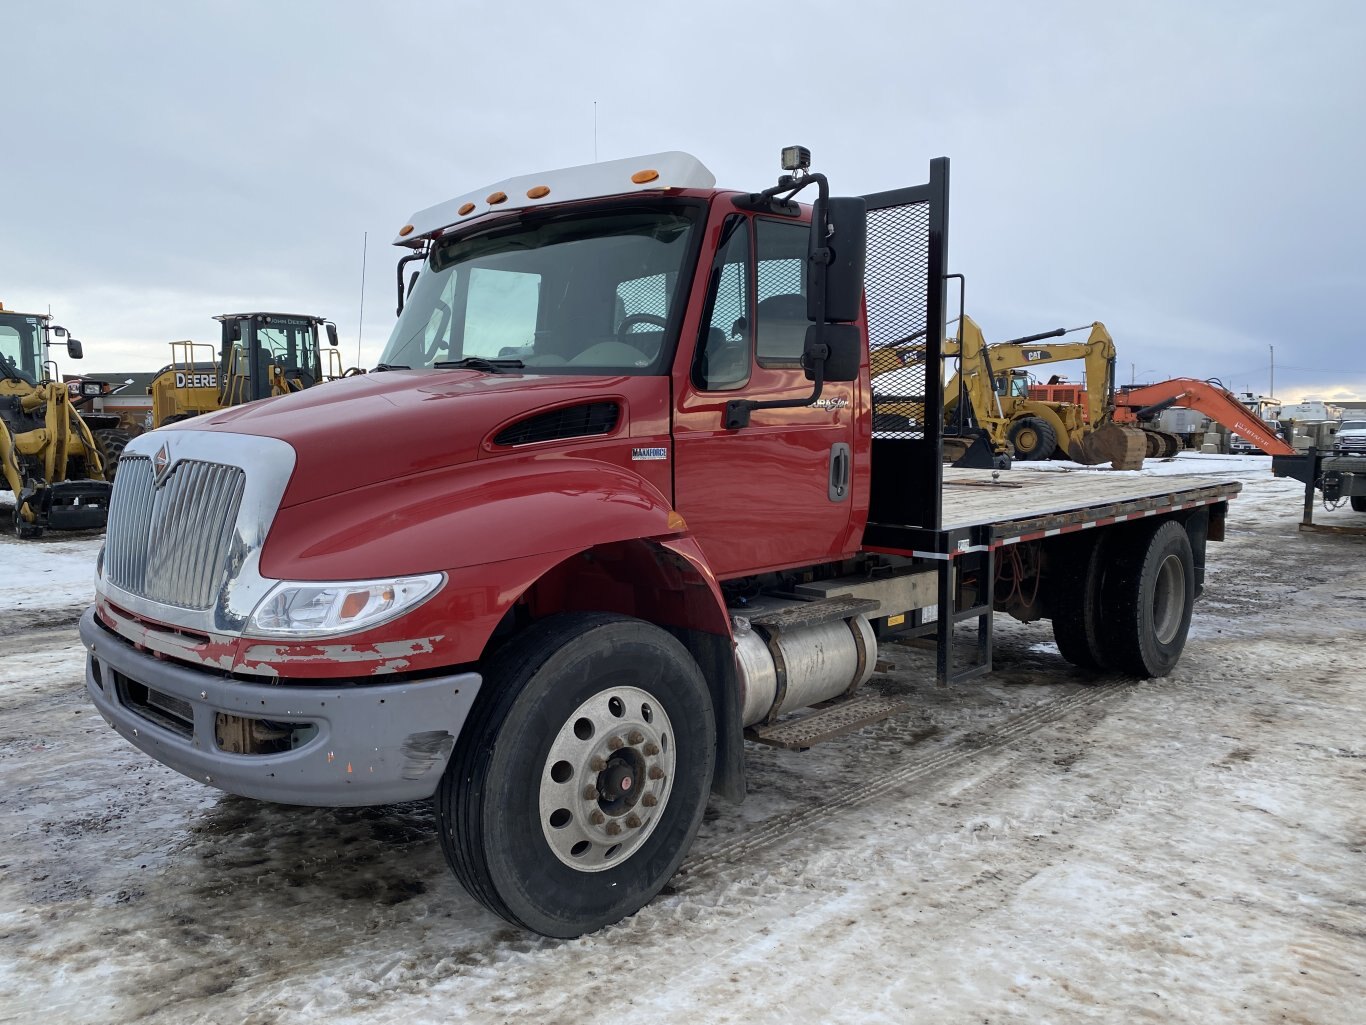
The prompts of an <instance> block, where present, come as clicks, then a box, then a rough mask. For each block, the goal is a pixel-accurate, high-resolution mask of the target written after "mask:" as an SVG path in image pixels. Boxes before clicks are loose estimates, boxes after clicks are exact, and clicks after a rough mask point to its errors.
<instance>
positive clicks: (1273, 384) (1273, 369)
mask: <svg viewBox="0 0 1366 1025" xmlns="http://www.w3.org/2000/svg"><path fill="white" fill-rule="evenodd" d="M1267 348H1268V349H1270V350H1271V391H1269V392H1268V393H1267V394H1268V395H1270V396H1271V397H1272V398H1273V399H1274V398H1275V397H1276V347H1275V346H1274V345H1268V346H1267Z"/></svg>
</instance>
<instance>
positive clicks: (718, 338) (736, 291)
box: [674, 213, 866, 577]
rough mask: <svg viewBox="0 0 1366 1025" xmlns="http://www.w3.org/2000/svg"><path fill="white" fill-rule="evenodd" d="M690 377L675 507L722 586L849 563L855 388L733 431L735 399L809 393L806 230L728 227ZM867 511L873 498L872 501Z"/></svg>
mask: <svg viewBox="0 0 1366 1025" xmlns="http://www.w3.org/2000/svg"><path fill="white" fill-rule="evenodd" d="M709 230H712V231H717V232H719V237H718V245H717V248H716V251H715V252H716V256H715V259H714V261H713V265H712V268H711V272H710V275H709V278H708V287H707V294H706V296H705V297H704V305H703V309H702V314H701V324H700V327H699V331H698V337H697V339H696V341H695V348H694V347H689V346H687V345H682V346H680V351H681V353H683V354H684V355H685V357H686V356H687V355H688V354H689V353H691V358H690V360H689V362H690V364H691V365H690V366H687V367H683V366H680V367H678V368H677V371H676V380H678V382H679V387H678V388H677V390H676V399H675V411H674V453H675V455H674V458H675V468H674V505H675V507H676V508H677V509H678V511H679V512H680V513H682V515H683V517H684V518H685V519H686V520H687V522H688V527H689V529H690V530H691V531H692V532H693V533H694V534H695V535H696V536H697V537H698V539H699V542H700V544H701V545H702V548H703V550H704V551H705V552H706V554H707V558H708V560H709V561H710V563H711V566H712V568H713V570H714V571H715V572H716V573H717V574H718V575H719V576H723V577H735V576H744V575H746V574H749V573H757V572H762V571H765V570H771V569H780V568H783V567H788V566H800V565H807V564H811V563H815V562H820V561H824V560H828V559H831V558H837V557H839V556H840V555H843V554H846V553H849V552H852V551H853V550H854V549H855V548H856V547H857V546H858V538H857V537H856V536H854V535H855V534H856V532H855V531H852V530H851V527H850V524H851V521H852V516H851V508H852V507H853V505H854V496H853V490H854V489H853V487H852V482H853V460H852V451H853V442H854V423H855V413H856V409H855V399H856V395H857V383H856V382H848V383H833V384H826V386H825V389H824V392H823V394H822V396H821V398H820V400H819V402H818V403H817V404H816V405H814V406H805V407H797V408H791V409H756V410H754V411H753V413H752V414H751V421H750V425H749V426H748V427H745V428H742V429H740V430H726V428H725V409H726V403H727V402H728V401H729V400H731V399H738V398H746V399H755V400H765V399H792V398H798V397H800V396H802V395H808V394H810V392H811V382H810V381H808V380H807V379H806V374H805V373H804V371H803V370H802V369H801V366H800V359H801V355H802V348H803V345H804V343H805V339H806V329H807V326H808V325H809V321H808V320H807V319H806V298H805V286H806V275H805V273H804V270H805V265H806V254H807V246H808V240H809V233H810V229H809V227H808V226H807V225H806V224H804V223H800V222H797V221H793V220H788V219H781V218H776V217H753V218H751V217H748V216H745V215H743V214H739V213H736V214H730V215H729V216H727V217H726V218H725V219H724V220H723V221H722V222H721V223H720V224H719V225H717V224H713V225H712V226H711V228H710V229H709ZM864 501H865V502H866V497H865V499H864Z"/></svg>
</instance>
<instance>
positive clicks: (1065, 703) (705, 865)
mask: <svg viewBox="0 0 1366 1025" xmlns="http://www.w3.org/2000/svg"><path fill="white" fill-rule="evenodd" d="M1134 686H1136V684H1135V683H1133V682H1128V681H1126V682H1117V683H1108V684H1098V685H1095V686H1092V687H1088V688H1087V689H1086V690H1084V691H1079V692H1077V693H1074V694H1067V695H1063V696H1062V697H1059V698H1055V699H1053V700H1050V701H1045V702H1042V703H1040V704H1039V705H1037V706H1035V707H1034V708H1032V709H1030V710H1029V711H1027V712H1022V713H1021V714H1019V715H1017V716H1014V717H1012V718H1010V719H1008V720H1006V721H1005V722H1003V723H1001V724H1000V725H999V726H997V727H994V728H993V727H987V728H985V729H984V730H980V731H977V732H976V733H975V734H974V737H973V743H972V744H971V745H965V744H964V743H963V739H962V738H959V739H958V741H957V742H956V743H955V744H954V745H953V746H951V747H949V748H947V749H944V750H939V751H932V752H926V753H925V754H924V755H921V756H919V757H916V758H913V759H912V760H911V761H910V762H909V763H902V764H900V765H898V766H897V767H896V768H894V769H891V770H889V771H887V772H883V773H878V774H876V775H873V776H871V777H870V778H869V779H868V781H867V782H866V783H865V784H864V785H863V786H862V787H861V788H860V790H859V791H858V792H857V793H855V794H853V795H852V796H850V797H847V798H844V799H842V804H843V805H844V806H846V807H860V806H862V805H865V804H867V803H869V802H870V801H874V800H876V799H877V798H879V797H881V796H882V795H884V794H886V793H887V792H888V791H890V790H895V789H897V788H899V787H903V786H905V785H906V784H908V783H911V782H913V781H914V780H917V779H920V778H921V777H924V776H928V775H931V774H933V773H936V772H940V771H942V770H944V769H948V768H951V767H953V766H955V765H958V764H959V763H961V762H967V761H972V760H975V759H977V758H980V757H982V756H984V755H987V754H990V753H992V752H994V751H998V750H1000V749H1001V748H1004V747H1007V746H1009V745H1011V744H1013V743H1015V742H1016V741H1018V740H1021V739H1023V738H1024V737H1027V736H1029V735H1030V734H1032V733H1034V732H1036V731H1037V730H1039V729H1042V728H1043V727H1044V726H1047V725H1049V724H1051V723H1054V722H1057V721H1059V720H1060V719H1063V718H1066V717H1067V716H1068V715H1070V714H1072V713H1073V712H1076V711H1078V710H1080V709H1082V708H1086V707H1088V706H1091V705H1096V704H1102V703H1108V702H1111V701H1115V700H1118V699H1119V698H1120V697H1122V696H1123V695H1126V694H1128V693H1129V692H1130V690H1132V689H1133V687H1134ZM898 718H899V717H898ZM892 723H894V724H895V726H893V727H889V726H883V727H881V728H874V729H873V730H872V731H871V732H870V733H865V734H864V735H863V736H864V737H865V738H867V739H878V738H879V736H880V735H886V736H890V735H891V734H892V733H893V730H894V729H895V728H898V727H900V726H901V725H902V724H900V723H897V722H896V720H895V719H894V720H892ZM978 738H981V739H978ZM828 816H829V810H828V808H826V807H825V805H824V804H823V803H822V802H820V801H814V802H812V803H811V804H809V805H807V806H805V807H802V808H798V809H794V810H792V811H790V812H785V813H782V814H779V815H776V816H774V817H773V818H771V819H769V820H768V821H767V822H765V823H763V824H762V825H760V826H759V827H758V828H756V829H750V830H746V831H745V832H744V833H743V834H742V835H740V836H737V837H734V838H732V839H730V840H727V841H724V842H722V843H720V844H718V845H717V846H716V847H715V848H713V849H712V850H710V851H708V852H707V853H706V854H703V855H700V856H698V857H696V858H691V859H689V860H687V861H685V862H684V863H683V871H685V872H686V873H687V874H688V875H689V876H692V877H694V878H695V877H698V876H705V875H708V874H711V873H713V872H715V871H717V870H718V869H719V868H720V867H721V866H722V865H724V864H728V863H730V862H733V861H737V860H739V859H741V858H743V857H746V856H748V855H750V854H752V853H754V852H756V851H759V850H762V849H764V848H767V847H773V846H776V845H778V844H781V843H783V842H784V841H786V840H788V839H789V838H791V837H793V836H794V835H796V834H798V833H800V832H802V831H803V830H805V829H807V828H808V827H811V826H814V825H816V824H817V823H818V822H819V821H821V820H823V819H825V818H828Z"/></svg>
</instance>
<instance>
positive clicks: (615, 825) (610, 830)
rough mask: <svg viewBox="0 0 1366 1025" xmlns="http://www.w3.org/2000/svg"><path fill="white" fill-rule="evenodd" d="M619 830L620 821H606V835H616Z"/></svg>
mask: <svg viewBox="0 0 1366 1025" xmlns="http://www.w3.org/2000/svg"><path fill="white" fill-rule="evenodd" d="M620 832H621V823H620V822H609V823H607V835H608V836H616V835H617V834H618V833H620Z"/></svg>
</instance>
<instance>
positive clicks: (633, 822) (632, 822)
mask: <svg viewBox="0 0 1366 1025" xmlns="http://www.w3.org/2000/svg"><path fill="white" fill-rule="evenodd" d="M626 828H627V829H639V828H640V816H639V815H636V814H635V813H634V812H633V813H631V814H630V815H627V816H626Z"/></svg>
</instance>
